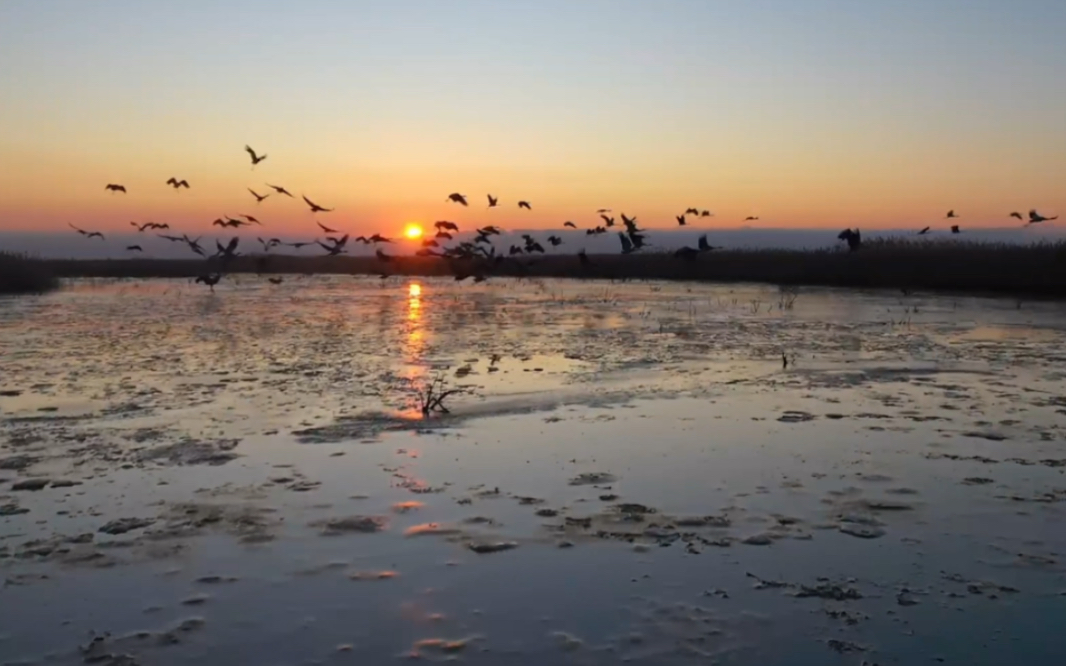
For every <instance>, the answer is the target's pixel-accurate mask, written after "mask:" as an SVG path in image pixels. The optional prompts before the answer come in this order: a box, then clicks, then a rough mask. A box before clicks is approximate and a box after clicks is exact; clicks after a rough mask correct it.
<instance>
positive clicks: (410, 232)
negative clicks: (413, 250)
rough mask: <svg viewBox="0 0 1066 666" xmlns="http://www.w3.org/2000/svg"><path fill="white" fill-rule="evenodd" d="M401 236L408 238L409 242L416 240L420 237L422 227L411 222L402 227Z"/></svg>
mask: <svg viewBox="0 0 1066 666" xmlns="http://www.w3.org/2000/svg"><path fill="white" fill-rule="evenodd" d="M403 235H404V236H406V237H407V238H409V239H410V240H418V239H419V238H421V237H422V226H421V225H419V224H415V223H414V222H411V223H410V224H408V225H407V226H406V227H404V230H403Z"/></svg>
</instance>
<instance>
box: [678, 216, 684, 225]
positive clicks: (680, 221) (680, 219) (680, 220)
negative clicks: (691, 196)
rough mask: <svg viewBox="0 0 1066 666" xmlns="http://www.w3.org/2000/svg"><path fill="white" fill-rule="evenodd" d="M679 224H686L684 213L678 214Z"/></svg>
mask: <svg viewBox="0 0 1066 666" xmlns="http://www.w3.org/2000/svg"><path fill="white" fill-rule="evenodd" d="M677 226H679V227H683V226H685V216H684V215H678V216H677Z"/></svg>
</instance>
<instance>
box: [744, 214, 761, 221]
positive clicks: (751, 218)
mask: <svg viewBox="0 0 1066 666" xmlns="http://www.w3.org/2000/svg"><path fill="white" fill-rule="evenodd" d="M744 221H745V222H758V221H759V218H757V217H755V216H754V215H749V216H747V217H745V218H744Z"/></svg>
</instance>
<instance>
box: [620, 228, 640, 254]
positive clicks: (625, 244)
mask: <svg viewBox="0 0 1066 666" xmlns="http://www.w3.org/2000/svg"><path fill="white" fill-rule="evenodd" d="M618 240H620V241H621V242H622V254H630V253H632V252H634V251H635V250H636V248H634V247H633V241H631V240H629V237H628V236H626V235H625V234H624V233H622V232H621V231H619V232H618Z"/></svg>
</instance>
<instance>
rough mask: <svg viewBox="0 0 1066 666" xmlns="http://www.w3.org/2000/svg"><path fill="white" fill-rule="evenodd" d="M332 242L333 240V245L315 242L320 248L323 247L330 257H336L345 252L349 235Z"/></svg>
mask: <svg viewBox="0 0 1066 666" xmlns="http://www.w3.org/2000/svg"><path fill="white" fill-rule="evenodd" d="M332 240H333V244H332V245H326V244H325V243H323V242H321V241H315V242H316V243H318V244H319V245H320V246H322V249H324V250H325V251H326V252H328V253H329V256H331V257H335V256H337V255H338V254H340V253H341V252H343V251H344V246H345V245H347V244H348V234H344V235H343V236H341V237H340V238H337V239H332Z"/></svg>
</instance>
